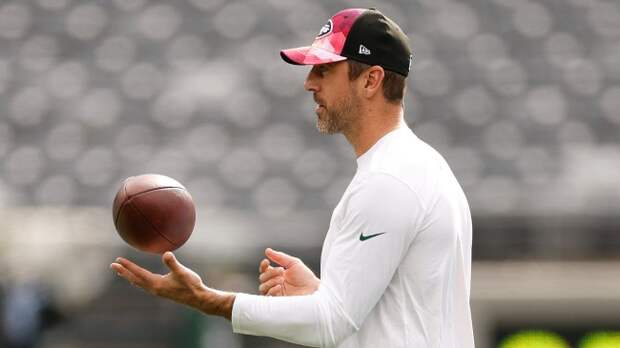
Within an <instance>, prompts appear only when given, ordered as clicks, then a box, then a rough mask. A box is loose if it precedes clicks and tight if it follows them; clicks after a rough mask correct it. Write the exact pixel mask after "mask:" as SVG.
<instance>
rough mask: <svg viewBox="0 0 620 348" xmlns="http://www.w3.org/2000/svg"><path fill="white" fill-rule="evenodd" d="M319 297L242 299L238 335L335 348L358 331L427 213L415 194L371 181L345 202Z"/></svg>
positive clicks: (374, 177) (394, 183)
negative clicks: (259, 336)
mask: <svg viewBox="0 0 620 348" xmlns="http://www.w3.org/2000/svg"><path fill="white" fill-rule="evenodd" d="M342 204H343V211H344V216H343V218H342V219H341V220H340V225H339V226H335V227H336V228H337V231H336V236H335V237H334V240H333V242H332V243H331V246H330V249H329V251H328V252H327V253H325V255H324V257H325V258H326V259H325V260H323V262H322V264H323V269H322V272H321V285H320V286H319V289H318V290H317V291H316V292H315V293H313V294H312V295H308V296H292V297H264V296H255V295H246V294H238V295H237V298H236V300H235V304H234V307H233V314H232V324H233V330H234V331H235V332H237V333H244V334H252V335H261V336H270V337H274V338H278V339H281V340H285V341H289V342H293V343H297V344H303V345H308V346H314V347H318V346H320V347H336V346H338V345H339V344H340V343H341V342H342V341H344V340H345V339H346V338H347V337H349V336H350V335H352V334H353V333H354V332H356V331H357V330H359V328H360V327H361V325H362V323H363V322H364V319H365V318H366V317H367V316H368V314H369V313H370V311H371V310H372V309H373V307H374V306H375V305H376V304H377V302H378V301H379V299H380V298H381V296H382V295H383V293H384V292H385V290H386V288H387V286H388V285H389V283H390V280H391V279H392V277H393V276H394V273H395V272H396V270H397V268H398V266H399V264H400V262H401V260H402V259H403V257H404V255H405V254H406V252H407V250H408V249H409V245H410V244H411V242H412V241H413V239H414V238H415V235H416V233H417V229H418V226H419V225H420V220H421V217H422V216H423V213H424V207H423V206H422V204H421V202H420V200H419V198H418V196H417V195H416V193H415V192H414V191H413V190H412V189H411V188H410V187H409V186H407V185H406V184H405V183H403V182H402V181H400V180H398V179H397V178H395V177H393V176H391V175H389V174H382V173H377V174H371V175H369V176H368V177H367V178H366V179H365V180H364V182H362V183H361V184H360V185H357V186H356V188H353V190H352V192H351V194H350V195H349V196H348V200H347V201H344V202H342Z"/></svg>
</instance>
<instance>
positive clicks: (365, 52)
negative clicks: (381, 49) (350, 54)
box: [358, 45, 370, 56]
mask: <svg viewBox="0 0 620 348" xmlns="http://www.w3.org/2000/svg"><path fill="white" fill-rule="evenodd" d="M358 53H359V54H363V55H365V56H369V55H370V50H369V49H368V48H366V46H364V45H360V50H359V52H358Z"/></svg>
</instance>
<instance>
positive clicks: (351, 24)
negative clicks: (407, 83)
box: [280, 8, 411, 76]
mask: <svg viewBox="0 0 620 348" xmlns="http://www.w3.org/2000/svg"><path fill="white" fill-rule="evenodd" d="M280 56H281V57H282V59H284V61H286V62H287V63H290V64H295V65H315V64H324V63H333V62H339V61H343V60H346V59H352V60H355V61H358V62H361V63H365V64H369V65H379V66H381V67H383V68H384V69H386V70H390V71H393V72H396V73H398V74H401V75H403V76H407V75H408V74H409V69H410V68H411V48H410V47H409V39H408V38H407V35H405V33H403V31H402V30H401V29H400V27H399V26H398V24H396V23H395V22H394V21H392V20H391V19H389V18H388V17H386V16H385V15H384V14H383V13H381V12H379V11H378V10H377V9H374V8H369V9H363V8H350V9H345V10H342V11H340V12H338V13H336V14H335V15H334V16H333V17H332V18H330V19H329V20H328V21H327V23H325V25H323V27H322V28H321V30H320V31H319V34H318V35H317V37H316V38H315V39H314V42H313V43H312V45H311V46H305V47H297V48H289V49H285V50H282V51H280Z"/></svg>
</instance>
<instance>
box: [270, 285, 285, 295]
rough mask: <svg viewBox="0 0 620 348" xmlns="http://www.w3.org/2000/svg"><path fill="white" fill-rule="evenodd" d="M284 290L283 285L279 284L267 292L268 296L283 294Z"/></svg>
mask: <svg viewBox="0 0 620 348" xmlns="http://www.w3.org/2000/svg"><path fill="white" fill-rule="evenodd" d="M282 295H284V292H283V291H282V285H280V284H278V285H276V286H274V287H273V288H271V289H269V291H268V292H267V296H282Z"/></svg>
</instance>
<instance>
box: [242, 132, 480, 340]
mask: <svg viewBox="0 0 620 348" xmlns="http://www.w3.org/2000/svg"><path fill="white" fill-rule="evenodd" d="M357 164H358V168H357V172H356V174H355V176H354V177H353V180H352V181H351V183H350V184H349V186H348V187H347V189H346V191H345V193H344V194H343V196H342V198H341V200H340V202H339V203H338V205H337V206H336V208H335V210H334V212H333V215H332V218H331V222H330V227H329V231H328V232H327V235H326V237H325V242H324V244H323V250H322V254H321V277H320V278H321V283H320V286H319V289H318V290H317V291H316V292H314V293H313V294H312V295H307V296H292V297H265V296H256V295H248V294H237V297H236V300H235V303H234V307H233V313H232V325H233V330H234V331H235V332H237V333H243V334H250V335H261V336H270V337H275V338H278V339H281V340H285V341H290V342H294V343H298V344H302V345H307V346H313V347H340V348H377V347H386V348H409V347H425V348H470V347H472V348H473V347H474V342H473V332H472V323H471V314H470V307H469V289H470V274H471V238H472V236H471V233H472V226H471V215H470V212H469V206H468V204H467V200H466V198H465V195H464V193H463V191H462V189H461V187H460V186H459V184H458V182H457V181H456V179H455V177H454V175H453V174H452V171H451V170H450V168H449V166H448V165H447V163H446V162H445V160H444V159H443V158H442V157H441V155H439V153H437V152H436V151H435V150H434V149H432V148H431V147H430V146H428V145H427V144H426V143H424V142H423V141H421V140H420V139H418V138H417V137H416V136H415V135H414V134H413V132H412V131H411V130H410V129H409V128H408V127H406V126H401V127H400V128H398V129H396V130H394V131H392V132H390V133H388V134H386V135H385V136H383V137H382V138H381V139H380V140H379V141H378V142H377V143H376V144H374V145H373V146H372V148H370V149H369V150H368V151H367V152H366V153H364V154H363V155H362V156H360V157H359V158H358V159H357Z"/></svg>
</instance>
